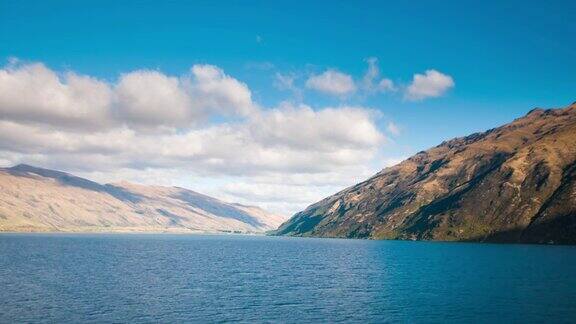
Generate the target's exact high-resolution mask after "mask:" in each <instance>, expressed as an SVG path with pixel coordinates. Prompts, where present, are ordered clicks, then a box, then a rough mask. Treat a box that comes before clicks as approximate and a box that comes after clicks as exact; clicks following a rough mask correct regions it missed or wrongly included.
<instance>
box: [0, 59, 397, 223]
mask: <svg viewBox="0 0 576 324" xmlns="http://www.w3.org/2000/svg"><path fill="white" fill-rule="evenodd" d="M330 73H332V72H330ZM334 73H337V72H334ZM326 80H328V81H329V82H328V83H330V82H335V83H339V82H342V81H343V80H344V81H343V83H344V84H345V83H346V82H347V81H346V80H347V78H346V77H344V78H342V76H341V75H331V74H329V75H328V76H326V75H325V73H324V74H323V76H321V77H320V78H319V79H316V81H314V82H312V83H313V84H316V85H317V86H318V85H319V84H323V82H325V81H326ZM332 86H333V87H332ZM320 87H325V88H326V89H332V90H329V91H333V92H334V93H347V92H349V91H351V90H350V85H342V84H340V85H333V84H332V85H326V84H324V85H322V86H320ZM331 87H332V88H331ZM334 89H336V90H334ZM0 114H1V117H0V163H2V164H5V165H9V164H15V163H20V162H25V163H32V164H36V165H40V166H45V167H51V168H57V169H63V170H67V171H70V172H76V173H79V174H81V175H85V176H89V177H91V178H93V179H95V180H98V181H109V180H118V179H123V178H125V179H129V180H136V181H140V182H149V183H156V184H158V183H161V184H162V183H163V184H178V185H185V186H187V187H189V188H191V189H195V190H199V191H205V192H206V193H208V194H214V195H216V196H219V197H222V198H225V199H231V200H235V201H240V202H246V203H257V204H260V205H262V206H264V207H267V208H270V209H272V210H274V211H277V212H283V213H285V214H289V213H292V212H295V211H296V210H298V209H300V208H303V207H305V205H306V204H308V203H311V202H313V201H314V200H316V199H319V198H321V197H323V196H324V195H326V194H328V193H331V192H333V191H335V190H337V189H341V188H342V187H343V186H345V185H349V184H352V183H354V182H355V181H359V180H360V179H362V178H364V177H366V176H368V175H370V174H372V173H373V172H374V171H376V170H374V168H373V167H372V166H371V161H373V159H374V157H375V156H377V154H378V153H379V149H380V147H381V146H382V145H383V144H384V143H385V142H386V137H385V136H384V134H383V133H382V132H381V131H380V130H379V128H378V127H377V122H376V120H377V119H378V114H377V113H376V112H374V111H373V110H371V109H368V108H365V107H357V106H338V107H314V108H313V107H311V106H307V105H303V104H299V105H294V104H289V103H283V104H281V105H279V106H277V107H272V108H263V107H260V106H259V105H258V104H257V103H255V102H254V101H253V99H252V93H251V91H250V89H249V88H248V86H247V85H246V84H245V83H243V82H241V81H239V80H237V79H235V78H233V77H231V76H229V75H227V74H226V73H225V72H224V71H223V70H222V69H220V68H218V67H216V66H213V65H194V66H192V67H191V69H190V70H189V72H188V73H186V74H184V75H180V76H170V75H166V74H164V73H162V72H160V71H156V70H137V71H131V72H128V73H125V74H121V75H120V76H118V78H117V79H116V80H114V81H104V80H99V79H97V78H94V77H91V76H87V75H81V74H78V73H75V72H72V71H65V72H58V71H54V70H51V69H50V68H48V67H46V66H45V65H43V64H41V63H28V64H20V63H11V64H9V65H8V66H6V67H4V68H3V69H0ZM210 116H218V117H219V118H221V120H222V121H220V122H217V123H214V122H208V119H209V117H210ZM380 167H381V166H380ZM143 174H148V175H154V176H149V177H147V176H144V175H143ZM183 179H187V180H183ZM183 181H188V182H184V183H183ZM282 192H284V193H286V195H284V196H283V195H281V194H280V195H279V193H282ZM278 196H280V197H278Z"/></svg>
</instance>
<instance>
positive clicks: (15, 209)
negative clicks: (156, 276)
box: [0, 165, 285, 233]
mask: <svg viewBox="0 0 576 324" xmlns="http://www.w3.org/2000/svg"><path fill="white" fill-rule="evenodd" d="M284 220H285V218H284V217H282V216H278V215H273V214H270V213H268V212H266V211H264V210H262V209H260V208H258V207H253V206H243V205H239V204H231V203H227V202H223V201H220V200H218V199H215V198H212V197H208V196H205V195H202V194H199V193H196V192H194V191H190V190H186V189H182V188H176V187H160V186H144V185H136V184H129V183H124V182H123V183H120V184H106V185H101V184H99V183H96V182H92V181H90V180H87V179H83V178H79V177H75V176H73V175H70V174H67V173H63V172H59V171H53V170H47V169H41V168H35V167H32V166H29V165H18V166H15V167H12V168H4V169H0V231H15V232H36V231H66V232H100V231H106V232H116V231H118V232H132V231H134V232H251V233H258V232H264V231H268V230H272V229H275V228H277V227H278V225H280V224H281V223H282V221H284Z"/></svg>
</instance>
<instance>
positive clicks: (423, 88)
mask: <svg viewBox="0 0 576 324" xmlns="http://www.w3.org/2000/svg"><path fill="white" fill-rule="evenodd" d="M452 87H454V80H453V79H452V77H451V76H449V75H446V74H443V73H441V72H438V71H436V70H427V71H426V72H425V74H414V77H413V79H412V83H411V84H410V85H409V86H408V87H407V88H406V92H405V94H404V97H405V98H406V99H408V100H411V101H419V100H423V99H426V98H434V97H440V96H442V95H443V94H445V93H446V92H447V91H448V90H449V89H450V88H452Z"/></svg>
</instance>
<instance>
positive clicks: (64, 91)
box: [0, 61, 112, 129]
mask: <svg viewBox="0 0 576 324" xmlns="http://www.w3.org/2000/svg"><path fill="white" fill-rule="evenodd" d="M17 64H18V62H17V61H13V62H12V63H11V64H10V65H9V66H8V67H6V68H5V69H0V113H1V114H2V119H11V120H16V121H23V122H36V123H46V124H51V125H54V124H57V125H61V126H66V127H71V128H90V129H93V128H94V127H102V126H105V125H107V124H109V123H110V119H111V116H110V110H109V107H110V104H111V102H112V90H111V89H110V87H109V86H108V85H107V84H106V83H104V82H102V81H99V80H97V79H95V78H91V77H87V76H82V75H78V74H75V73H73V72H66V73H61V74H58V73H55V72H54V71H52V70H50V69H48V68H47V67H46V66H44V65H43V64H41V63H34V64H28V65H17Z"/></svg>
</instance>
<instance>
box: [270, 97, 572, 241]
mask: <svg viewBox="0 0 576 324" xmlns="http://www.w3.org/2000/svg"><path fill="white" fill-rule="evenodd" d="M277 233H278V234H279V235H298V236H320V237H349V238H372V239H407V240H449V241H483V242H526V243H558V244H575V243H576V104H573V105H571V106H569V107H567V108H564V109H550V110H543V109H534V110H532V111H530V112H529V113H528V114H527V115H526V116H525V117H522V118H520V119H517V120H515V121H514V122H512V123H510V124H507V125H504V126H502V127H498V128H495V129H491V130H489V131H487V132H484V133H477V134H473V135H470V136H467V137H463V138H456V139H453V140H450V141H447V142H444V143H442V144H440V145H439V146H437V147H434V148H432V149H430V150H428V151H425V152H420V153H418V154H416V155H414V156H412V157H411V158H409V159H407V160H405V161H403V162H402V163H400V164H398V165H395V166H393V167H390V168H386V169H384V170H382V171H381V172H379V173H378V174H376V175H375V176H373V177H372V178H370V179H368V180H366V181H364V182H362V183H360V184H357V185H355V186H353V187H350V188H348V189H345V190H343V191H341V192H339V193H337V194H335V195H333V196H331V197H328V198H326V199H324V200H322V201H320V202H318V203H316V204H313V205H311V206H309V207H308V208H307V209H306V210H304V211H302V212H299V213H297V214H296V215H294V216H293V217H292V218H291V219H290V220H288V221H287V222H286V223H284V224H283V225H282V226H281V227H280V228H279V230H278V231H277Z"/></svg>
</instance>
